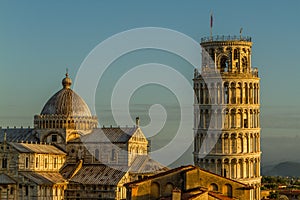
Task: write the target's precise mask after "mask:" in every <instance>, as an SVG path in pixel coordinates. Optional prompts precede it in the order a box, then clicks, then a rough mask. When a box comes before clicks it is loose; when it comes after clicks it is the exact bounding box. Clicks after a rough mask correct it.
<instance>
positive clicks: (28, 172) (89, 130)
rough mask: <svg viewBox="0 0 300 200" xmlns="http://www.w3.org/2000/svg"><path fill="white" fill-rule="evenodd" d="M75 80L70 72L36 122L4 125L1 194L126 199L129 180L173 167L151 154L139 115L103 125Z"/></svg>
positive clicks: (27, 198)
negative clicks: (122, 124)
mask: <svg viewBox="0 0 300 200" xmlns="http://www.w3.org/2000/svg"><path fill="white" fill-rule="evenodd" d="M71 84H72V80H71V79H70V78H69V77H68V74H66V77H65V78H64V79H63V80H62V86H63V88H62V89H61V90H59V91H58V92H57V93H55V94H54V95H53V96H52V97H51V98H50V99H49V100H48V101H47V102H46V104H45V105H44V107H43V109H42V111H41V113H40V114H39V115H35V116H34V127H33V128H30V127H28V128H23V127H21V128H16V127H14V128H8V127H7V128H2V127H0V199H8V200H63V199H69V200H71V199H76V200H78V199H126V188H125V187H124V184H125V183H127V182H130V181H134V180H138V179H140V178H143V177H145V176H150V175H153V174H156V173H158V172H162V171H166V170H167V169H168V168H166V167H164V166H162V165H161V164H160V163H158V162H156V161H154V160H152V159H151V158H150V157H149V155H148V140H147V138H146V137H145V135H144V134H143V132H142V130H141V129H140V127H139V119H138V118H137V119H136V124H135V125H134V126H130V127H129V126H128V127H112V126H110V127H104V126H103V127H102V128H99V127H98V120H97V117H96V116H92V115H91V112H90V110H89V108H88V106H87V104H86V103H85V102H84V100H83V99H82V98H81V97H80V96H79V95H78V94H76V93H75V92H74V91H73V90H72V89H71Z"/></svg>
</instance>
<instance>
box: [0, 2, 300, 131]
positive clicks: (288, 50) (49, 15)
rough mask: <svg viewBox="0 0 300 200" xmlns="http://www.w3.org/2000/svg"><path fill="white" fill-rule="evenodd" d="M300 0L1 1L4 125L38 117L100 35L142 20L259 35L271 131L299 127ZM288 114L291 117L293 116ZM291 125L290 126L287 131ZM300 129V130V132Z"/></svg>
mask: <svg viewBox="0 0 300 200" xmlns="http://www.w3.org/2000/svg"><path fill="white" fill-rule="evenodd" d="M299 8H300V1H296V0H294V1H259V0H255V1H246V2H243V1H242V2H241V1H173V0H172V1H171V0H170V1H126V2H125V1H92V0H90V1H74V0H72V1H71V0H69V1H68V0H66V1H38V0H36V1H32V0H29V1H10V0H2V1H0V69H1V73H0V92H1V100H0V126H7V125H10V126H14V125H16V126H20V125H23V126H28V125H32V121H33V115H34V114H37V113H39V112H40V111H41V109H42V107H43V105H44V103H45V102H46V100H47V99H48V98H49V97H50V96H51V95H52V94H53V93H54V92H56V91H57V90H58V89H60V87H61V85H60V81H61V79H62V78H63V74H64V72H65V68H66V67H68V68H69V71H70V74H71V76H72V77H74V76H75V75H76V72H77V70H78V68H79V66H80V64H81V63H82V61H83V60H84V58H85V57H86V56H87V54H88V53H89V52H90V51H91V50H92V49H93V48H94V47H95V46H96V45H97V44H99V43H100V42H101V41H103V40H105V39H107V38H108V37H110V36H112V35H114V34H117V33H119V32H122V31H125V30H128V29H132V28H137V27H148V26H151V27H164V28H170V29H173V30H176V31H179V32H182V33H184V34H186V35H188V36H190V37H192V38H193V39H195V40H197V41H200V38H201V37H203V36H207V35H208V34H209V14H210V11H211V10H212V11H213V13H214V27H213V32H214V34H224V35H229V34H230V35H238V34H239V30H240V27H243V34H244V35H249V36H251V37H252V39H253V42H254V45H253V57H252V64H253V66H256V67H258V68H259V74H260V77H261V99H262V101H261V105H262V125H263V126H264V127H263V128H264V131H263V133H264V135H265V136H270V135H279V136H280V135H282V136H286V135H290V136H295V135H298V134H299V133H298V130H297V129H299V128H300V125H299V119H300V117H299V116H300V106H299V102H300V101H299V100H300V87H299V83H298V80H299V74H300V67H299V55H298V53H299V52H300V51H299V44H300V37H299V35H300V26H299V19H300V14H299ZM286 122H288V123H286ZM283 130H284V131H283ZM299 135H300V134H299Z"/></svg>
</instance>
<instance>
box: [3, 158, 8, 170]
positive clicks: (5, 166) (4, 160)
mask: <svg viewBox="0 0 300 200" xmlns="http://www.w3.org/2000/svg"><path fill="white" fill-rule="evenodd" d="M2 168H7V158H2Z"/></svg>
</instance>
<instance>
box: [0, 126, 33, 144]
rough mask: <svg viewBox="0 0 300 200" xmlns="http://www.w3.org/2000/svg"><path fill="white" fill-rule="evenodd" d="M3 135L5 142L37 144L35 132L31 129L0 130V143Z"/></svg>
mask: <svg viewBox="0 0 300 200" xmlns="http://www.w3.org/2000/svg"><path fill="white" fill-rule="evenodd" d="M4 133H6V141H7V142H21V141H28V142H38V141H39V139H38V138H37V136H36V132H35V130H34V129H32V128H9V129H3V128H1V129H0V142H3V140H4Z"/></svg>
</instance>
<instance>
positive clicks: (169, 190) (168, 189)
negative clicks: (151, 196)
mask: <svg viewBox="0 0 300 200" xmlns="http://www.w3.org/2000/svg"><path fill="white" fill-rule="evenodd" d="M173 189H174V186H173V184H172V183H167V185H166V187H165V192H164V193H165V195H171V194H172V191H173Z"/></svg>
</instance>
